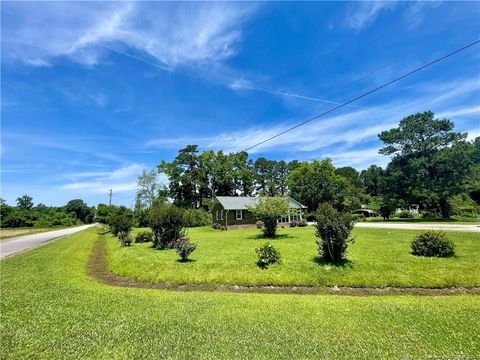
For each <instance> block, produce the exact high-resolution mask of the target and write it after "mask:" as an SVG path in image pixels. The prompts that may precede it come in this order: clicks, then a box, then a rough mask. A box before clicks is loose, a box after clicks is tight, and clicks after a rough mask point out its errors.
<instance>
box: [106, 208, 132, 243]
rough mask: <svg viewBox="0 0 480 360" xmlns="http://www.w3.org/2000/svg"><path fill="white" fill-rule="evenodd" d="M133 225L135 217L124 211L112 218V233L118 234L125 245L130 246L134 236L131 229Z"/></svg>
mask: <svg viewBox="0 0 480 360" xmlns="http://www.w3.org/2000/svg"><path fill="white" fill-rule="evenodd" d="M132 227H133V218H132V216H131V215H130V214H126V213H122V214H118V215H115V216H114V217H113V218H112V221H111V224H110V228H111V231H112V234H114V235H115V236H118V238H119V239H120V242H121V243H122V245H123V246H130V244H131V243H132V238H131V236H130V231H131V230H132Z"/></svg>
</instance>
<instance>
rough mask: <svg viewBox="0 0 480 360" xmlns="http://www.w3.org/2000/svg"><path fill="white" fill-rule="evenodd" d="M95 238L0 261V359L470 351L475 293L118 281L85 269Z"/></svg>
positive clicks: (478, 304)
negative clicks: (151, 286) (219, 288)
mask: <svg viewBox="0 0 480 360" xmlns="http://www.w3.org/2000/svg"><path fill="white" fill-rule="evenodd" d="M232 233H233V231H232ZM225 234H226V233H225ZM96 237H97V235H96V234H95V230H94V229H89V230H86V231H84V232H81V233H78V234H75V235H72V236H70V237H68V238H65V239H61V240H58V241H55V242H53V243H51V244H48V245H46V246H43V247H41V248H38V249H35V250H32V251H30V252H27V253H24V254H21V255H18V256H15V257H13V258H9V259H6V260H4V261H2V262H1V266H2V272H1V289H2V298H1V316H2V321H1V324H0V326H1V339H2V346H1V348H0V357H1V358H2V359H26V358H37V359H55V358H56V359H68V358H71V359H79V358H96V359H120V358H121V359H133V358H146V359H157V358H181V359H189V358H204V359H212V358H218V359H227V358H230V359H233V358H235V359H240V358H244V359H258V358H263V359H266V358H276V359H291V358H302V359H308V358H325V357H328V358H336V359H338V358H353V357H355V358H373V357H377V358H421V357H428V358H433V357H442V358H454V357H474V356H477V355H479V354H480V335H479V331H478V323H479V322H480V297H478V296H471V295H461V296H448V297H443V296H438V297H415V296H386V297H385V296H373V297H350V296H343V297H341V296H335V295H316V296H310V295H265V294H236V293H204V292H193V293H191V292H190V293H182V292H167V291H161V290H145V289H129V288H118V287H112V286H107V285H103V284H101V283H98V282H97V281H95V280H94V279H92V278H90V277H88V276H87V275H86V266H87V263H88V260H89V257H90V255H91V252H92V249H93V246H94V243H95V241H96ZM152 251H153V250H152ZM155 253H156V254H158V252H155Z"/></svg>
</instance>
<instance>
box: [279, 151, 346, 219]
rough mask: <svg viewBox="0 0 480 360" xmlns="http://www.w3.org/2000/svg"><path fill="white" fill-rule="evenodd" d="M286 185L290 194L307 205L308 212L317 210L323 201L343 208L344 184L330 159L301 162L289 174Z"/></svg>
mask: <svg viewBox="0 0 480 360" xmlns="http://www.w3.org/2000/svg"><path fill="white" fill-rule="evenodd" d="M288 186H289V189H290V194H291V196H292V197H293V198H295V199H296V200H298V201H300V202H301V203H302V204H303V205H305V206H307V208H308V211H310V212H313V211H315V210H317V208H318V205H319V204H320V203H323V202H329V203H331V204H332V205H333V206H335V207H336V208H339V209H342V208H343V202H344V198H345V193H346V184H345V181H344V179H343V178H342V177H340V176H338V175H337V174H335V167H334V166H333V165H332V161H331V160H330V159H325V160H322V161H318V160H314V161H312V162H311V163H308V162H303V163H301V164H300V165H299V166H298V167H297V168H296V169H295V170H293V171H292V172H291V173H290V174H289V177H288Z"/></svg>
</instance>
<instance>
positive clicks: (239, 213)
mask: <svg viewBox="0 0 480 360" xmlns="http://www.w3.org/2000/svg"><path fill="white" fill-rule="evenodd" d="M235 218H236V219H237V220H243V211H242V210H235Z"/></svg>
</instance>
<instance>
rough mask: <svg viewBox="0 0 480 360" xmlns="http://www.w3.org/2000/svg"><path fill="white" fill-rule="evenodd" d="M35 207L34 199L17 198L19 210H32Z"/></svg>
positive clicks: (26, 196)
mask: <svg viewBox="0 0 480 360" xmlns="http://www.w3.org/2000/svg"><path fill="white" fill-rule="evenodd" d="M32 207H33V198H32V197H31V196H29V195H23V196H20V197H18V198H17V208H18V209H19V210H30V209H31V208H32Z"/></svg>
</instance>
